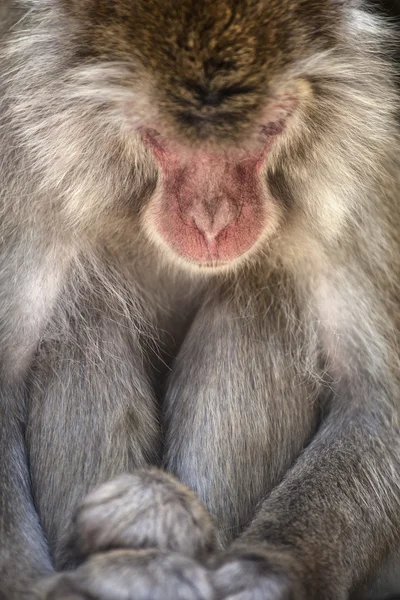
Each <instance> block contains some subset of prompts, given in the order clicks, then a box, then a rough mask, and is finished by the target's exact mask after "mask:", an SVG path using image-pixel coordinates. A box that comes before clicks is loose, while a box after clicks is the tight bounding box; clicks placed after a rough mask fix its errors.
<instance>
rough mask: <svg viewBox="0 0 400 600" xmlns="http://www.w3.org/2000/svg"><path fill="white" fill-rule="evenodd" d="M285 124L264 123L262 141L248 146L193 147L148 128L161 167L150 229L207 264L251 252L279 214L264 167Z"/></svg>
mask: <svg viewBox="0 0 400 600" xmlns="http://www.w3.org/2000/svg"><path fill="white" fill-rule="evenodd" d="M283 128H284V123H282V122H279V123H271V124H269V125H268V126H265V127H264V129H263V130H262V135H261V142H258V143H257V144H254V145H253V146H252V147H251V149H250V150H246V151H239V150H237V149H234V148H232V149H228V150H227V149H224V150H210V149H207V148H193V147H190V146H185V145H183V144H181V143H177V142H176V141H174V142H171V140H168V139H165V138H162V137H161V136H160V135H159V134H158V133H157V132H154V131H152V130H146V131H145V132H143V141H144V143H145V145H146V147H147V148H149V150H150V151H151V153H152V156H153V158H154V160H155V162H156V164H157V166H158V169H159V182H158V187H157V191H156V193H155V195H154V197H153V199H152V200H151V202H150V206H149V209H148V211H147V213H146V217H145V219H146V225H147V230H148V231H149V233H150V235H151V236H152V237H153V238H154V237H155V238H156V240H158V241H159V242H161V243H162V244H163V245H164V247H167V248H168V249H169V250H172V251H173V252H174V253H176V254H178V255H179V256H180V257H181V258H184V259H185V260H187V261H189V262H191V263H195V264H197V265H199V266H203V267H212V268H215V267H217V266H218V265H220V266H225V265H226V264H229V263H231V262H232V261H234V260H236V259H238V258H239V257H242V256H243V255H244V254H246V253H248V252H249V251H250V250H251V249H252V248H254V246H255V245H256V243H257V241H258V240H260V239H261V237H262V234H263V232H264V231H265V230H266V229H269V228H270V227H272V226H273V225H274V221H275V220H276V207H275V202H274V200H273V198H272V197H271V195H270V193H269V191H268V187H267V184H266V181H265V178H264V177H262V169H263V167H264V163H265V159H266V156H267V154H268V153H269V150H270V149H271V147H272V144H273V141H274V139H275V138H276V136H277V135H279V134H280V133H281V132H282V130H283Z"/></svg>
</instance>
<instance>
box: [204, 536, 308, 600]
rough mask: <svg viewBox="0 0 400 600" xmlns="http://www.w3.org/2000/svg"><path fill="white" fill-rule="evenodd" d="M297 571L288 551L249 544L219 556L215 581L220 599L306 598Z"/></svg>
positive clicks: (297, 599)
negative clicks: (282, 551) (272, 549)
mask: <svg viewBox="0 0 400 600" xmlns="http://www.w3.org/2000/svg"><path fill="white" fill-rule="evenodd" d="M298 573H299V565H298V564H297V562H296V561H295V560H294V559H292V558H291V557H289V556H286V553H285V554H284V553H280V552H276V551H271V550H267V549H266V548H264V547H260V548H258V547H254V549H253V548H252V547H250V546H249V547H248V548H247V547H241V548H235V550H233V551H232V552H231V551H229V552H228V553H226V554H224V555H223V556H221V557H220V558H218V562H217V563H216V565H215V571H214V573H213V576H212V581H213V585H214V590H215V594H216V597H217V598H218V600H306V598H307V595H306V594H305V592H304V589H303V586H302V584H301V583H300V580H299V579H298V577H297V574H298Z"/></svg>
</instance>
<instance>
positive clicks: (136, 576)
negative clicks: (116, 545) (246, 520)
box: [41, 550, 215, 600]
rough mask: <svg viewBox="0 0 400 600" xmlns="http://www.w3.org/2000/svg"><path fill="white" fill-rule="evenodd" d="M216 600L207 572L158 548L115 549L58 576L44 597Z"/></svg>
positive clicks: (43, 599) (68, 599)
mask: <svg viewBox="0 0 400 600" xmlns="http://www.w3.org/2000/svg"><path fill="white" fill-rule="evenodd" d="M89 599H90V600H215V594H214V591H213V587H212V585H211V583H210V581H209V574H208V572H207V571H206V570H205V569H204V568H203V567H202V566H200V565H199V564H198V563H196V562H195V561H193V560H192V559H190V558H186V557H184V556H181V555H179V554H174V553H163V552H160V551H158V550H138V551H133V550H114V551H111V552H105V553H103V554H96V555H93V556H92V557H90V558H89V559H88V560H87V561H86V562H85V563H84V564H83V565H82V566H81V567H79V568H78V569H77V570H76V571H73V572H71V573H66V574H64V575H60V576H58V577H57V578H56V579H55V581H54V586H53V587H52V588H51V589H50V590H48V591H47V592H46V594H45V595H43V596H41V600H89Z"/></svg>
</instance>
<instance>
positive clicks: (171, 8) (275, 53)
mask: <svg viewBox="0 0 400 600" xmlns="http://www.w3.org/2000/svg"><path fill="white" fill-rule="evenodd" d="M63 1H64V6H65V7H66V11H67V14H68V15H69V16H70V17H71V18H72V19H73V20H75V21H76V22H77V23H79V27H80V29H79V36H77V39H76V44H77V47H78V48H79V52H78V53H77V56H79V57H80V60H88V61H93V60H95V61H99V62H104V63H105V62H107V61H108V62H110V61H113V62H115V63H116V64H124V65H126V67H127V72H128V73H131V75H130V76H129V77H131V79H129V77H128V78H127V79H126V80H125V82H124V85H125V86H127V87H128V86H130V87H131V89H132V92H133V93H132V99H131V100H129V97H128V96H127V99H126V100H124V102H122V103H121V110H122V112H123V114H124V117H125V123H126V125H127V129H128V130H130V131H131V133H132V135H136V136H137V138H138V139H139V140H140V144H141V145H142V149H145V150H144V151H143V156H146V160H149V159H150V160H152V162H153V164H154V165H155V166H156V169H157V171H158V183H157V186H156V190H155V193H154V194H153V196H152V198H151V200H150V201H149V202H148V203H147V204H146V206H144V207H143V210H142V216H141V218H142V219H143V223H144V226H145V229H146V231H147V232H148V234H149V235H150V236H151V238H152V239H154V240H155V241H156V242H157V243H160V244H161V245H162V246H163V247H164V248H166V249H168V250H169V251H171V256H175V257H179V258H180V259H184V260H185V261H187V262H188V263H190V264H194V265H198V266H202V267H208V266H210V265H211V266H213V267H214V268H215V267H218V266H226V265H230V264H233V263H234V262H236V261H238V259H242V258H243V257H245V256H248V255H249V254H251V253H253V252H254V251H255V250H256V249H257V248H258V247H259V246H260V245H261V244H262V243H263V242H264V241H265V240H266V239H268V238H269V237H271V236H272V235H273V234H274V232H276V231H277V230H279V227H280V226H281V224H282V222H283V221H284V217H285V211H286V208H287V207H285V205H284V202H282V199H280V198H277V197H276V195H275V194H274V193H272V189H271V186H270V185H269V181H268V172H269V173H272V172H273V171H274V169H276V168H277V165H278V159H279V157H281V158H282V152H284V150H285V148H287V147H288V143H289V141H291V142H293V140H295V139H296V136H297V133H298V129H299V115H301V114H302V112H303V113H304V110H305V107H306V105H307V103H309V102H310V98H311V96H312V93H311V85H309V84H307V83H306V82H305V80H304V79H302V78H298V77H296V76H295V75H293V73H294V72H295V71H293V69H294V68H295V66H296V65H298V64H299V63H300V62H301V61H302V60H305V59H307V58H309V57H310V56H312V55H313V53H314V52H315V51H324V50H327V49H329V48H331V47H332V46H333V45H334V44H335V39H336V38H335V35H336V29H335V28H336V27H337V23H338V20H339V17H338V14H337V12H338V8H337V5H338V2H337V1H336V0H318V1H317V0H217V1H216V0H212V1H211V0H196V1H192V0H185V1H183V0H179V2H178V0H132V1H128V0H120V1H119V2H110V1H106V0H91V1H89V0H85V1H79V2H78V1H75V0H63ZM82 57H83V58H82ZM296 132H297V133H296ZM143 160H145V159H143Z"/></svg>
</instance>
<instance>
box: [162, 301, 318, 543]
mask: <svg viewBox="0 0 400 600" xmlns="http://www.w3.org/2000/svg"><path fill="white" fill-rule="evenodd" d="M282 306H284V307H285V308H286V300H285V299H282ZM287 306H288V307H289V306H290V300H288V301H287ZM294 341H296V342H297V345H296V346H294ZM303 347H305V344H304V331H303V330H302V329H301V328H300V327H299V326H298V321H297V320H296V318H295V317H293V318H290V316H289V317H288V316H287V313H286V312H285V311H284V310H281V307H280V304H279V303H278V302H276V301H275V300H274V299H270V300H267V302H266V303H265V304H264V303H263V302H262V301H261V302H260V299H259V298H258V299H257V300H255V301H254V303H252V304H250V303H249V304H247V305H246V306H245V307H244V308H243V307H241V306H240V304H236V303H235V301H234V300H233V299H232V300H231V299H230V298H229V297H227V298H225V299H221V300H219V299H216V300H215V301H211V302H210V303H208V304H207V305H205V306H204V307H203V309H202V310H201V311H200V313H199V314H198V316H197V319H196V321H195V322H194V324H193V326H192V329H191V331H190V332H189V334H188V336H187V339H186V341H185V343H184V344H183V347H182V349H181V352H180V354H179V356H178V358H177V361H176V364H175V366H174V369H173V372H172V377H171V379H170V384H169V389H168V391H167V395H166V400H165V405H166V445H165V446H166V461H165V462H166V468H167V470H169V471H171V472H172V473H174V474H176V475H177V476H178V478H179V479H180V480H181V481H183V482H184V483H186V484H187V485H189V487H190V488H191V489H193V490H194V491H195V492H196V493H197V495H198V496H199V498H200V499H201V501H203V502H204V503H205V504H206V506H207V507H208V509H209V510H210V512H211V514H213V515H214V517H215V521H216V523H217V525H218V527H219V529H220V534H221V537H222V539H223V542H224V543H225V544H226V543H228V542H229V541H231V540H232V538H234V537H235V536H236V535H238V533H240V532H241V531H242V530H243V528H244V527H245V526H246V525H247V524H248V523H249V522H250V521H251V519H252V517H253V515H254V510H255V507H256V505H257V504H258V503H259V502H260V501H261V500H262V499H263V498H264V497H265V496H266V494H267V493H268V492H269V491H270V490H271V489H272V488H273V487H274V486H275V485H276V484H277V483H278V482H280V480H281V479H282V477H283V475H284V474H285V473H286V471H287V470H288V468H289V467H290V466H291V465H292V464H293V462H294V460H295V459H296V458H297V456H298V454H299V453H300V452H301V450H302V449H303V447H304V446H305V445H306V444H307V442H308V440H309V439H310V437H311V436H312V434H313V432H314V430H315V427H316V420H317V410H318V407H317V403H316V396H317V393H318V384H316V383H314V381H313V380H312V377H311V376H310V374H309V371H308V367H309V365H308V361H307V356H305V355H303V352H302V349H303Z"/></svg>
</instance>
